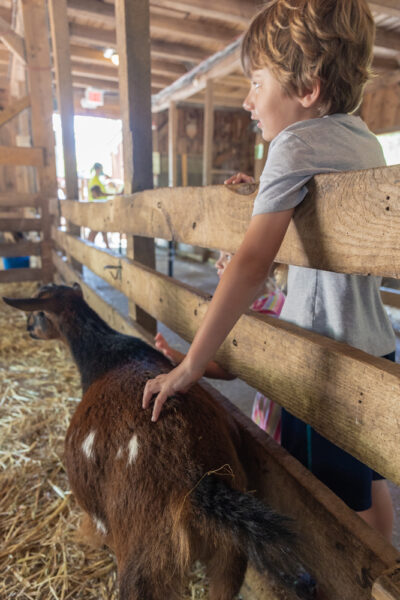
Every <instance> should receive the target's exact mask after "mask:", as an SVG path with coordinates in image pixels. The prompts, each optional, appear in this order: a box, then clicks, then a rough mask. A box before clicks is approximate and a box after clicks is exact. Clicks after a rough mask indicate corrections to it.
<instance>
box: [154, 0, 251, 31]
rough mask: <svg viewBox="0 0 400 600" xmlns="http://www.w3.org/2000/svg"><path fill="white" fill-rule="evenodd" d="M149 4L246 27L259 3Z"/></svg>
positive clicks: (157, 0) (166, 0) (186, 0)
mask: <svg viewBox="0 0 400 600" xmlns="http://www.w3.org/2000/svg"><path fill="white" fill-rule="evenodd" d="M150 4H151V5H157V6H163V7H165V8H171V9H175V10H181V11H185V12H190V13H191V14H192V15H198V16H200V17H207V18H210V19H219V20H221V21H224V22H225V23H236V24H238V25H242V26H244V27H246V26H247V25H248V23H249V21H250V19H251V18H252V17H253V16H254V14H255V13H256V12H257V9H258V8H259V6H260V4H259V3H258V2H255V1H253V0H250V1H249V0H219V1H218V2H215V1H214V0H154V1H151V2H150Z"/></svg>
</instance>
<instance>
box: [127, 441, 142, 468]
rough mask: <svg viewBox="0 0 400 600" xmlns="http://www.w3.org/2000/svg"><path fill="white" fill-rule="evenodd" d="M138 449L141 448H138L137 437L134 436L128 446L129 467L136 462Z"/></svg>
mask: <svg viewBox="0 0 400 600" xmlns="http://www.w3.org/2000/svg"><path fill="white" fill-rule="evenodd" d="M138 449H139V446H138V439H137V435H133V436H132V437H131V439H130V442H129V444H128V451H129V458H128V464H129V465H130V464H131V463H132V462H133V461H134V460H135V458H136V456H137V453H138Z"/></svg>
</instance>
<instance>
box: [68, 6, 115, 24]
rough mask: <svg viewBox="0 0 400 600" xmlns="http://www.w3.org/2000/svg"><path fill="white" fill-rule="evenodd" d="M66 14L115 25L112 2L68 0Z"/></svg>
mask: <svg viewBox="0 0 400 600" xmlns="http://www.w3.org/2000/svg"><path fill="white" fill-rule="evenodd" d="M67 5H68V15H69V16H71V17H78V18H79V19H88V20H89V21H92V22H96V21H97V22H98V24H99V25H102V26H103V25H105V24H106V25H108V26H109V27H115V10H114V6H113V5H112V4H108V3H107V2H101V1H100V0H68V2H67Z"/></svg>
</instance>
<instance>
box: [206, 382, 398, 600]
mask: <svg viewBox="0 0 400 600" xmlns="http://www.w3.org/2000/svg"><path fill="white" fill-rule="evenodd" d="M203 385H204V384H203ZM205 387H206V389H210V388H211V386H209V385H207V384H206V385H205ZM213 396H214V397H215V398H217V397H219V399H220V402H221V403H222V404H223V405H225V406H226V407H227V409H228V410H229V412H230V414H231V415H232V416H233V417H234V419H235V421H236V422H237V423H238V424H239V431H240V434H241V437H242V449H243V454H242V455H241V457H240V458H241V460H242V461H243V463H244V464H245V466H246V473H247V474H248V477H249V489H254V490H256V492H257V495H258V496H260V497H262V498H263V499H264V500H265V501H266V502H267V503H268V504H270V505H271V506H273V507H274V508H275V509H276V510H279V511H280V512H282V513H283V514H286V515H288V516H290V517H293V519H294V521H295V527H296V530H297V531H298V534H299V551H300V555H301V557H302V560H304V563H305V565H306V566H307V567H308V568H309V569H310V570H311V572H312V574H313V575H314V577H315V578H316V580H317V582H318V588H319V592H320V594H319V596H318V597H319V598H321V599H322V598H324V600H339V599H340V600H367V599H368V600H370V598H371V587H372V584H373V582H374V580H375V579H376V578H378V577H379V576H380V575H381V574H382V572H384V570H385V566H384V565H385V564H386V565H388V567H392V568H393V566H394V565H395V564H396V561H398V560H399V558H400V555H399V552H398V551H397V550H396V549H395V548H394V547H393V546H391V545H390V544H389V543H388V542H386V541H385V540H384V539H383V537H381V536H380V535H379V534H378V533H376V532H375V531H374V530H372V529H371V528H370V527H368V526H367V525H366V524H365V523H364V522H363V521H362V520H361V519H360V518H359V517H358V516H357V515H355V513H354V512H353V511H352V510H351V509H349V508H348V507H347V506H346V505H345V504H344V502H342V501H341V500H340V499H339V498H338V497H337V496H335V494H333V492H331V491H330V490H329V489H328V488H327V487H325V486H324V485H323V484H322V483H321V482H320V481H318V479H317V478H316V477H314V476H313V475H312V474H311V473H310V472H309V471H307V470H306V469H305V468H304V467H303V466H302V465H301V464H300V463H299V462H298V461H297V460H295V459H294V458H293V457H292V456H290V455H289V454H288V453H287V452H286V450H284V449H283V448H282V447H280V446H278V444H276V443H275V442H274V441H273V440H272V439H271V438H270V437H269V436H267V435H266V434H265V433H264V432H263V431H262V430H261V429H260V428H259V427H257V426H256V425H255V424H254V423H253V422H252V421H250V419H248V418H247V417H246V416H245V415H243V414H242V413H241V412H240V410H239V409H238V408H236V407H235V406H233V405H232V404H231V403H230V402H228V401H227V400H226V399H225V398H224V397H223V396H221V395H220V394H219V393H218V392H216V391H215V390H213ZM246 584H247V586H249V587H250V588H251V592H252V595H250V596H249V599H250V598H251V600H265V598H269V597H270V596H268V595H266V594H265V590H266V589H267V590H268V588H269V587H270V583H269V582H268V579H267V578H266V577H263V576H261V575H259V574H258V573H256V572H254V571H253V570H249V571H248V573H247V577H246ZM245 587H246V586H245ZM397 589H399V588H397ZM278 597H279V598H282V596H281V595H279V596H278ZM283 597H285V598H286V596H283ZM290 597H292V596H290ZM245 598H246V595H245ZM271 598H274V596H272V595H271ZM389 598H393V600H394V598H396V596H388V600H389Z"/></svg>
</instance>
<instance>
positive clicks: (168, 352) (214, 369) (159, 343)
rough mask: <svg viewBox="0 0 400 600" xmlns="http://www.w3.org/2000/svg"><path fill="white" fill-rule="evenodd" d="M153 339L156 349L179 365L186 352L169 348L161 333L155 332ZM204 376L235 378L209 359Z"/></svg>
mask: <svg viewBox="0 0 400 600" xmlns="http://www.w3.org/2000/svg"><path fill="white" fill-rule="evenodd" d="M154 341H155V343H156V348H157V350H160V352H162V353H163V354H164V356H166V357H167V358H168V359H169V360H170V361H171V362H173V363H176V364H177V365H179V364H180V363H181V362H182V361H183V359H184V358H185V356H186V354H183V352H179V350H175V349H174V348H171V346H170V345H169V344H168V343H167V341H166V339H165V337H164V336H163V335H162V334H161V333H157V335H156V337H155V338H154ZM204 377H210V378H211V379H226V380H231V379H235V376H234V375H231V373H228V371H225V369H223V368H222V367H220V366H219V364H218V363H216V362H215V361H214V360H211V361H210V362H209V363H208V364H207V367H206V370H205V371H204Z"/></svg>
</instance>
